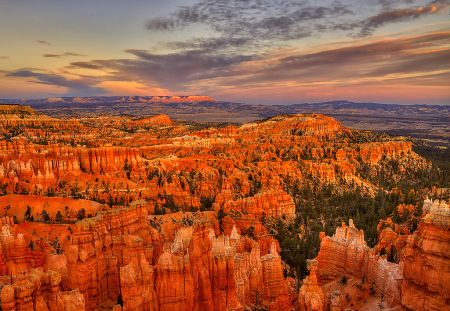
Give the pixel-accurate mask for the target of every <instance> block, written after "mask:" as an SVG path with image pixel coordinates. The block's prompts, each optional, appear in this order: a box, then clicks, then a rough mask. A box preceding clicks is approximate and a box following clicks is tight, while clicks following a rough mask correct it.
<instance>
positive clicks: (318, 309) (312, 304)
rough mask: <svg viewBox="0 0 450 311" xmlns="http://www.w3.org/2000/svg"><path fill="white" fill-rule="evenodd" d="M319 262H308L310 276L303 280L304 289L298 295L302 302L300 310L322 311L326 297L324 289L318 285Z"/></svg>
mask: <svg viewBox="0 0 450 311" xmlns="http://www.w3.org/2000/svg"><path fill="white" fill-rule="evenodd" d="M317 264H318V262H317V260H315V259H311V260H310V259H308V260H307V261H306V265H307V268H308V270H309V273H310V274H309V276H307V277H306V278H305V279H304V280H303V284H302V287H301V288H300V292H299V294H298V300H299V302H300V310H302V311H303V310H305V311H322V310H323V302H324V299H323V298H324V296H323V293H322V289H321V288H320V286H318V285H317V275H316V271H317Z"/></svg>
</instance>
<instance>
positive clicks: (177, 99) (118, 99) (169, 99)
mask: <svg viewBox="0 0 450 311" xmlns="http://www.w3.org/2000/svg"><path fill="white" fill-rule="evenodd" d="M3 101H4V102H11V101H12V102H20V103H30V104H53V103H77V104H89V103H90V104H100V103H198V102H204V101H205V102H215V100H214V98H211V97H209V96H208V95H187V96H90V97H49V98H44V99H21V100H18V101H17V100H16V101H14V100H3Z"/></svg>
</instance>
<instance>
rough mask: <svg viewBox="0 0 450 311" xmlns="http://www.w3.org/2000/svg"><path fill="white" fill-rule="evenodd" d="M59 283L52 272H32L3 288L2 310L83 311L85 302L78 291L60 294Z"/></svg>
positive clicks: (57, 277) (58, 276)
mask: <svg viewBox="0 0 450 311" xmlns="http://www.w3.org/2000/svg"><path fill="white" fill-rule="evenodd" d="M60 282H61V277H60V275H59V274H58V273H56V272H54V271H46V272H43V270H42V268H38V269H36V270H32V271H31V273H30V274H28V275H27V276H26V277H22V278H21V279H20V280H18V281H17V282H15V283H14V284H13V285H5V286H3V288H2V291H1V307H2V310H5V311H13V310H62V311H84V310H85V300H84V297H83V296H82V295H81V294H80V292H79V291H78V289H75V290H73V291H68V292H61V291H60V289H59V283H60Z"/></svg>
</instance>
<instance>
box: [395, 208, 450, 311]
mask: <svg viewBox="0 0 450 311" xmlns="http://www.w3.org/2000/svg"><path fill="white" fill-rule="evenodd" d="M426 203H428V202H425V203H424V210H425V211H430V213H428V214H427V215H426V216H425V217H424V218H423V219H422V221H421V222H420V224H419V226H418V228H417V230H416V231H415V232H414V233H413V234H412V235H410V236H409V237H408V244H407V246H406V249H405V251H404V253H403V254H404V262H405V265H404V269H403V284H402V299H401V304H402V307H403V310H416V311H422V310H423V311H425V310H427V311H428V310H430V311H438V310H439V311H449V310H450V209H449V208H448V205H446V204H445V203H444V204H442V203H441V204H440V205H439V204H435V205H436V206H431V209H429V207H428V206H426ZM438 203H439V202H438ZM427 209H428V210H427Z"/></svg>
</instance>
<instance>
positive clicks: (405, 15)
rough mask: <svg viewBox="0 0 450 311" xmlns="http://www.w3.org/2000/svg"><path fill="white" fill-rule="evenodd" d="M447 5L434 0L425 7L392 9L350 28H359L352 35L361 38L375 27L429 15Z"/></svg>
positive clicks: (369, 33)
mask: <svg viewBox="0 0 450 311" xmlns="http://www.w3.org/2000/svg"><path fill="white" fill-rule="evenodd" d="M448 6H449V4H448V3H445V2H441V1H434V4H430V5H428V6H426V7H416V8H406V9H396V10H392V11H385V12H381V13H380V14H377V15H374V16H372V17H370V18H368V19H366V20H364V21H362V22H359V23H355V24H353V25H350V28H356V27H358V28H361V30H360V32H359V33H358V34H356V35H354V37H356V38H362V37H367V36H369V35H371V34H372V33H373V32H374V31H375V30H376V29H378V28H380V27H382V26H384V25H386V24H389V23H398V22H403V21H408V20H412V19H417V18H420V17H422V16H425V15H430V14H434V13H438V12H441V11H443V10H444V9H446V8H447V7H448Z"/></svg>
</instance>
